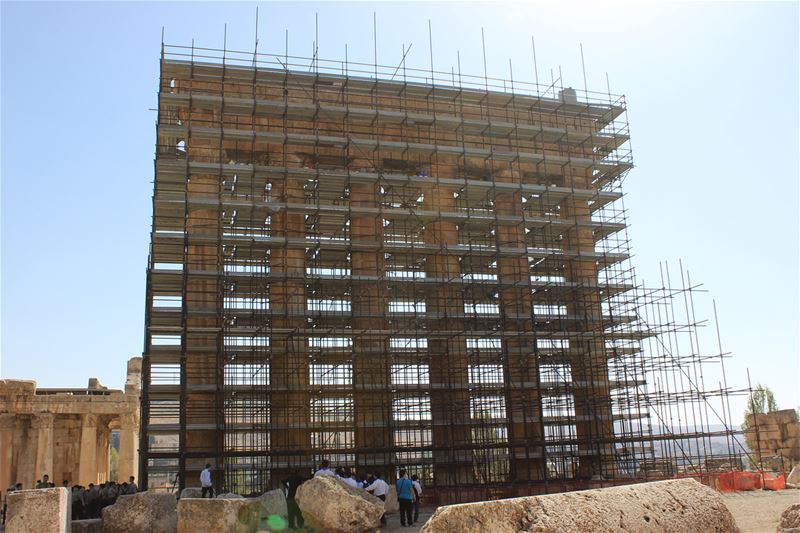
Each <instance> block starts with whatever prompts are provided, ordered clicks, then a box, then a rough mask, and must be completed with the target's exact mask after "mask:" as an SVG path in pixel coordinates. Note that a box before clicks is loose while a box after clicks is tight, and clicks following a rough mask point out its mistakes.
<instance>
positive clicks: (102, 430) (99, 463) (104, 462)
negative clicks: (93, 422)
mask: <svg viewBox="0 0 800 533" xmlns="http://www.w3.org/2000/svg"><path fill="white" fill-rule="evenodd" d="M104 418H105V417H103V418H100V419H99V420H98V430H99V431H98V435H97V447H96V450H97V451H96V452H95V454H96V461H95V465H96V466H95V468H97V480H98V481H99V482H101V483H102V482H104V481H116V480H109V479H108V474H109V472H108V459H109V458H108V447H109V440H110V436H111V430H110V429H108V421H107V420H105V419H104Z"/></svg>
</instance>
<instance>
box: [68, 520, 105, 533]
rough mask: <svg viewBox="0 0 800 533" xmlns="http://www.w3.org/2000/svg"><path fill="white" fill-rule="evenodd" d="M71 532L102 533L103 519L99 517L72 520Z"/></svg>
mask: <svg viewBox="0 0 800 533" xmlns="http://www.w3.org/2000/svg"><path fill="white" fill-rule="evenodd" d="M72 533H103V521H102V520H100V519H99V518H92V519H89V520H73V521H72Z"/></svg>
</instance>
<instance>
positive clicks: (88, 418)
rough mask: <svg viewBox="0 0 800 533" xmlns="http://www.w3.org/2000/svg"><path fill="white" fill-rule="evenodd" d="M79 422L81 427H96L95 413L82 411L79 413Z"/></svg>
mask: <svg viewBox="0 0 800 533" xmlns="http://www.w3.org/2000/svg"><path fill="white" fill-rule="evenodd" d="M81 423H83V427H93V428H96V427H97V415H96V414H93V413H84V414H82V415H81Z"/></svg>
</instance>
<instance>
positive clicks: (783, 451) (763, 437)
mask: <svg viewBox="0 0 800 533" xmlns="http://www.w3.org/2000/svg"><path fill="white" fill-rule="evenodd" d="M747 427H748V428H749V429H748V430H747V432H746V433H747V440H748V443H750V446H751V447H752V449H753V450H752V451H753V456H754V457H755V459H756V462H757V463H759V464H760V463H761V462H763V463H764V468H765V469H770V470H781V469H784V470H786V471H789V470H791V469H792V467H793V466H794V465H795V464H798V463H800V422H798V420H797V412H796V411H795V410H794V409H783V410H781V411H773V412H771V413H763V414H757V415H755V417H754V416H753V415H749V416H748V417H747ZM781 463H782V464H781Z"/></svg>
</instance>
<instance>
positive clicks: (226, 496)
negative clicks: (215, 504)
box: [217, 492, 242, 500]
mask: <svg viewBox="0 0 800 533" xmlns="http://www.w3.org/2000/svg"><path fill="white" fill-rule="evenodd" d="M241 497H242V495H241V494H234V493H233V492H223V493H222V494H217V498H222V499H227V500H231V499H234V500H235V499H237V498H241Z"/></svg>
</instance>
